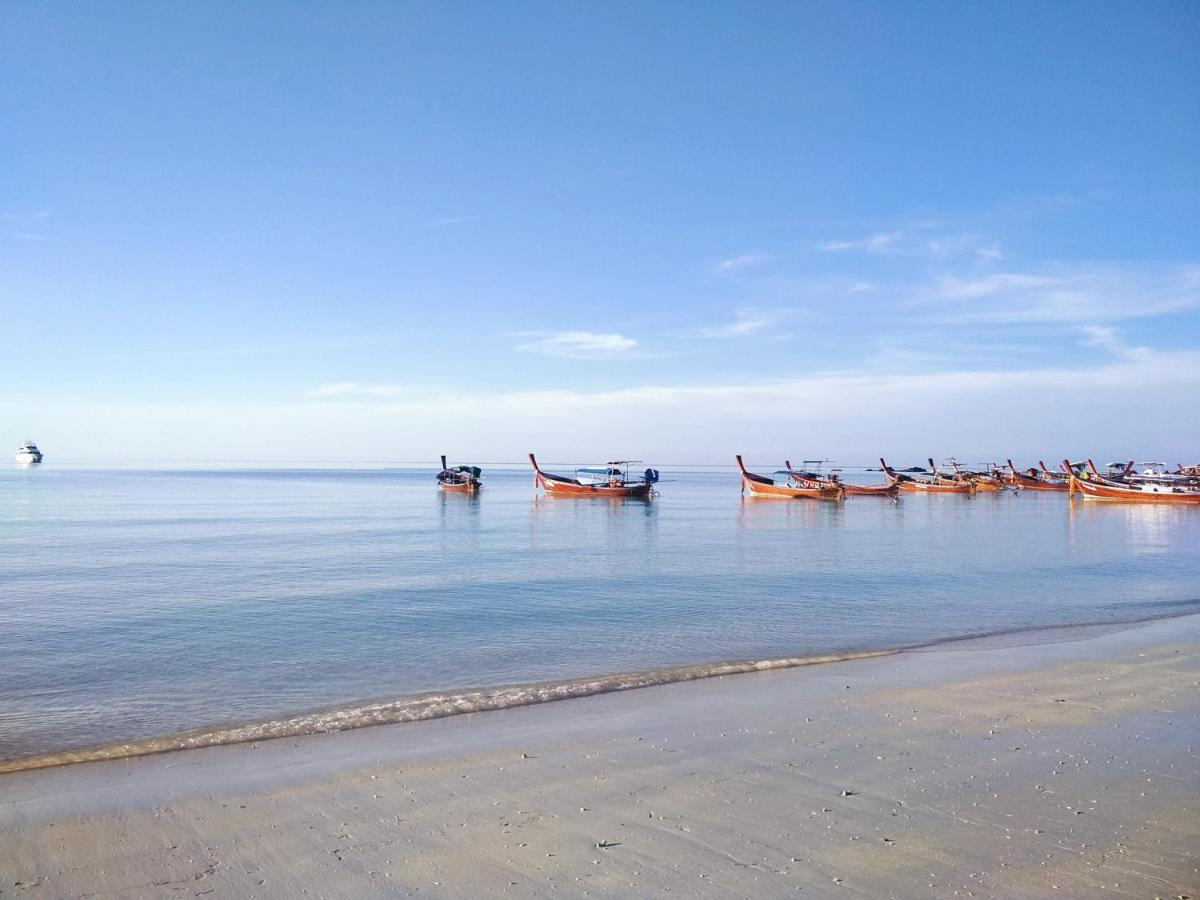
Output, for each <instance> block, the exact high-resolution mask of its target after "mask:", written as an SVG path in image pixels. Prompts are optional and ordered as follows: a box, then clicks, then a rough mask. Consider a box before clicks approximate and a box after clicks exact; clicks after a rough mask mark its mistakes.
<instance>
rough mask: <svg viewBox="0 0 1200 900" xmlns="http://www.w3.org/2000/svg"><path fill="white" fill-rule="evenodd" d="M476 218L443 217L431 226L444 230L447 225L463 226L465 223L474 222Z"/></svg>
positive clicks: (434, 221) (431, 223)
mask: <svg viewBox="0 0 1200 900" xmlns="http://www.w3.org/2000/svg"><path fill="white" fill-rule="evenodd" d="M475 220H476V218H475V216H443V217H442V218H440V219H434V220H433V221H432V222H430V223H429V224H430V225H431V226H433V227H434V228H442V227H444V226H446V225H462V224H463V223H464V222H474V221H475Z"/></svg>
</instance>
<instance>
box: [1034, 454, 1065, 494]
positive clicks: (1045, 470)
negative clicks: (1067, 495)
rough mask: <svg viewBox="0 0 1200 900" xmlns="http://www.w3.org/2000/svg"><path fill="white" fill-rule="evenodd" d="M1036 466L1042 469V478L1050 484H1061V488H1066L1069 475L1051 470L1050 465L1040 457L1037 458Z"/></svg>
mask: <svg viewBox="0 0 1200 900" xmlns="http://www.w3.org/2000/svg"><path fill="white" fill-rule="evenodd" d="M1038 467H1039V468H1040V469H1041V470H1042V478H1044V479H1045V480H1046V481H1047V482H1050V483H1052V484H1061V485H1062V486H1063V487H1062V490H1066V489H1067V487H1068V483H1069V482H1070V480H1071V479H1070V476H1069V475H1066V474H1064V473H1062V472H1053V471H1051V470H1050V467H1049V466H1047V465H1046V464H1045V463H1044V462H1042V461H1041V460H1040V459H1039V460H1038Z"/></svg>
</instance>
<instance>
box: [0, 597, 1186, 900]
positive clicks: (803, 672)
mask: <svg viewBox="0 0 1200 900" xmlns="http://www.w3.org/2000/svg"><path fill="white" fill-rule="evenodd" d="M1198 683H1200V619H1198V618H1197V617H1190V618H1188V617H1174V618H1170V619H1165V620H1158V621H1155V622H1152V623H1149V624H1144V625H1139V626H1136V627H1128V628H1124V629H1121V630H1107V631H1106V632H1105V633H1104V634H1100V635H1094V634H1093V635H1091V636H1088V637H1085V638H1082V639H1077V640H1068V641H1060V642H1056V643H1038V644H1024V645H1014V646H991V647H978V646H971V647H962V646H956V647H954V648H952V649H946V648H935V649H931V650H928V651H922V652H919V653H902V654H894V655H890V656H884V657H876V658H870V659H862V660H856V661H851V662H846V663H842V664H840V665H838V666H812V667H807V668H800V669H783V670H772V671H765V672H760V673H757V674H752V675H745V676H741V677H738V678H713V679H707V680H704V681H700V682H690V683H676V684H667V685H661V686H657V687H649V688H645V689H642V690H638V691H632V692H618V693H609V694H600V695H595V696H591V697H587V698H583V699H579V700H577V701H576V702H574V703H550V704H541V705H538V706H525V707H518V708H511V709H505V710H500V711H495V712H489V713H487V714H486V715H480V716H474V715H465V716H456V717H451V718H444V719H437V720H429V721H424V722H419V723H412V724H406V725H404V726H403V727H400V726H383V727H378V728H366V729H358V730H354V731H346V732H339V733H335V734H326V735H312V736H306V737H298V738H293V739H290V740H275V741H269V742H263V743H257V744H239V745H233V746H224V747H211V748H206V749H201V750H187V751H181V752H178V753H170V754H161V755H157V756H149V757H140V758H132V759H125V760H118V761H105V762H96V763H86V764H81V765H76V766H66V767H59V768H54V769H42V770H37V771H28V772H23V773H17V774H11V775H6V776H3V777H2V778H0V797H2V799H0V871H2V872H4V873H5V876H6V879H8V881H7V884H0V891H4V890H9V889H10V887H9V886H10V885H13V883H14V882H19V883H20V887H17V888H16V892H17V893H21V892H22V891H24V890H25V889H26V888H27V887H31V886H33V885H35V884H36V885H37V886H38V887H39V889H40V890H41V891H42V892H44V893H45V895H47V896H63V895H74V894H81V893H89V892H92V893H96V894H98V895H100V896H105V895H112V896H116V895H119V896H134V897H141V896H145V897H152V896H161V895H162V893H163V892H165V891H166V890H167V888H166V887H165V885H168V884H170V885H174V886H175V887H178V888H180V889H183V888H188V889H192V888H194V890H193V893H201V892H205V893H207V892H210V891H211V892H213V896H216V897H221V896H230V897H232V896H237V897H250V896H258V897H284V896H289V897H290V896H300V895H302V894H304V893H308V894H311V895H314V896H321V895H324V896H333V895H338V896H349V895H353V896H364V897H375V896H379V897H383V896H389V897H390V896H405V895H414V896H435V897H436V896H487V895H493V894H494V895H516V896H560V895H562V894H564V893H568V894H582V893H583V891H585V890H586V891H588V892H590V893H593V894H596V895H599V896H630V895H638V896H647V895H660V894H668V893H670V894H672V895H678V894H681V893H682V894H684V895H687V896H702V897H724V896H749V895H754V896H782V895H785V894H788V895H791V894H793V893H795V892H796V891H797V890H801V891H809V892H811V893H810V895H814V894H815V895H816V896H825V895H827V894H829V893H831V892H833V891H834V890H845V891H847V892H848V893H847V896H851V897H867V896H881V895H884V894H888V893H890V894H892V895H894V896H917V895H923V896H955V895H956V894H957V895H959V896H964V895H966V894H967V893H971V894H974V895H976V896H994V897H1042V896H1046V895H1048V894H1055V893H1058V894H1061V895H1062V896H1085V895H1087V896H1096V895H1102V896H1117V897H1125V896H1128V897H1145V896H1177V895H1180V894H1188V895H1191V896H1196V889H1197V886H1198V885H1200V874H1198V872H1200V859H1198V851H1197V849H1196V848H1200V763H1198V762H1197V758H1196V739H1197V736H1198V735H1200V692H1197V691H1196V685H1197V684H1198ZM32 896H38V893H37V892H33V893H32Z"/></svg>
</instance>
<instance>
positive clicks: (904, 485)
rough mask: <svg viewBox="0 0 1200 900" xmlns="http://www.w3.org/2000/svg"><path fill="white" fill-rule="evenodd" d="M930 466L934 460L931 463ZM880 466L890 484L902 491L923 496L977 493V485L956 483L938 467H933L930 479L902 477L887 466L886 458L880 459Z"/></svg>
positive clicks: (963, 482)
mask: <svg viewBox="0 0 1200 900" xmlns="http://www.w3.org/2000/svg"><path fill="white" fill-rule="evenodd" d="M929 462H930V464H932V463H933V460H930V461H929ZM879 464H880V465H881V466H883V475H884V477H885V478H887V479H888V483H889V484H894V485H896V486H897V487H898V488H899V489H900V490H902V491H913V492H917V493H923V494H973V493H975V485H974V484H973V483H971V482H969V481H954V480H952V479H949V478H946V477H944V476H942V475H941V474H939V473H938V471H937V467H936V466H934V467H933V475H932V477H930V478H913V477H912V476H911V475H902V474H900V473H899V472H897V471H896V470H895V469H893V468H892V467H891V466H889V465H888V464H887V462H886V461H885V460H884V458H883V457H882V456H881V457H879Z"/></svg>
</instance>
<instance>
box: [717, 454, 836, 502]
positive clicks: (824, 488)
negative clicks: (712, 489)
mask: <svg viewBox="0 0 1200 900" xmlns="http://www.w3.org/2000/svg"><path fill="white" fill-rule="evenodd" d="M737 464H738V469H739V470H740V471H741V473H742V490H743V491H749V492H750V495H751V496H753V497H776V498H781V499H800V498H803V497H807V498H809V499H812V500H842V499H844V498H845V496H846V489H845V486H844V485H842V484H841V483H836V484H835V483H834V482H832V481H828V480H824V481H821V482H819V483H817V482H808V481H803V480H794V479H793V478H792V477H791V475H790V474H789V473H788V472H778V473H776V474H778V475H781V476H783V477H782V479H781V481H782V483H778V482H776V480H775V479H774V478H768V477H767V476H766V475H755V474H754V473H753V472H747V471H746V466H745V464H744V463H743V462H742V455H741V454H740V453H739V454H738V456H737Z"/></svg>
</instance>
